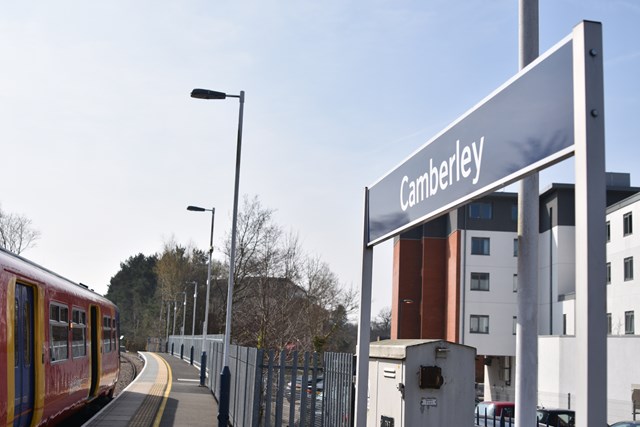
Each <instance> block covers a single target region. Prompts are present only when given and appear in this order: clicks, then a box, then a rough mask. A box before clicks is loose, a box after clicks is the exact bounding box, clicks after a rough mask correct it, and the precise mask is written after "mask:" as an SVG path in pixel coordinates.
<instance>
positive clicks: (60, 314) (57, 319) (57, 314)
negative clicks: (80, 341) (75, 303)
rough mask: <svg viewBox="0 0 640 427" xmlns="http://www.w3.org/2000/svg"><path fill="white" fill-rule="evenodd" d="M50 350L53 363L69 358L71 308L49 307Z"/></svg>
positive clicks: (51, 305) (53, 305)
mask: <svg viewBox="0 0 640 427" xmlns="http://www.w3.org/2000/svg"><path fill="white" fill-rule="evenodd" d="M49 350H50V357H51V361H52V362H56V361H60V360H66V359H68V358H69V308H68V307H65V306H63V305H61V304H54V303H52V304H50V305H49Z"/></svg>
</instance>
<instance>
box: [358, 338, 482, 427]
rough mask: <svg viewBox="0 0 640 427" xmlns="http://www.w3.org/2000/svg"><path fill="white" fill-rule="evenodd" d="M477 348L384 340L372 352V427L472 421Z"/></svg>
mask: <svg viewBox="0 0 640 427" xmlns="http://www.w3.org/2000/svg"><path fill="white" fill-rule="evenodd" d="M475 356H476V349H475V348H474V347H469V346H466V345H461V344H455V343H452V342H448V341H444V340H417V339H410V340H409V339H404V340H384V341H377V342H372V343H371V346H370V350H369V401H368V405H367V426H368V427H405V426H406V427H412V426H429V427H441V426H466V425H471V423H472V422H473V421H472V420H473V408H474V405H475Z"/></svg>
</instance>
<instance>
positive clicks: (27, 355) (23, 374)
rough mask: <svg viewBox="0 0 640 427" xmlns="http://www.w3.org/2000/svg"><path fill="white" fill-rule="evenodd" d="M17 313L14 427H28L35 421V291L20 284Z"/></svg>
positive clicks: (17, 290) (15, 324)
mask: <svg viewBox="0 0 640 427" xmlns="http://www.w3.org/2000/svg"><path fill="white" fill-rule="evenodd" d="M15 295H16V302H15V304H16V305H15V313H14V319H13V324H14V335H13V339H14V352H15V357H14V375H15V376H14V378H15V381H14V383H15V395H14V396H15V398H14V412H13V413H14V419H13V427H22V426H28V425H30V424H31V418H32V417H33V401H34V388H35V367H34V358H33V330H34V327H33V288H31V287H29V286H25V285H21V284H19V283H17V284H16V294H15Z"/></svg>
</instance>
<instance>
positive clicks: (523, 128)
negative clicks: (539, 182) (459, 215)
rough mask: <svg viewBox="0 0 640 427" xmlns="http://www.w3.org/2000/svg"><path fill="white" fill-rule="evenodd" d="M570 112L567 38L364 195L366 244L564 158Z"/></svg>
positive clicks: (569, 145) (570, 139) (570, 144)
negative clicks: (367, 203)
mask: <svg viewBox="0 0 640 427" xmlns="http://www.w3.org/2000/svg"><path fill="white" fill-rule="evenodd" d="M573 106H574V97H573V51H572V40H571V37H567V38H566V39H565V40H563V41H561V42H560V43H558V44H557V45H556V46H554V48H552V49H550V50H549V51H547V52H546V53H545V54H544V55H542V56H540V57H539V58H538V59H537V60H536V61H534V62H532V63H531V64H530V65H529V66H527V67H526V68H524V69H523V70H522V71H520V72H519V73H518V74H516V75H515V76H514V77H513V78H512V79H510V80H509V81H507V82H506V83H505V84H504V85H502V86H501V87H500V88H498V89H497V90H496V91H495V92H493V93H492V94H491V95H489V96H488V97H487V98H485V99H484V100H483V101H482V102H480V103H479V104H478V105H476V106H475V107H474V108H472V109H471V110H469V111H468V112H467V113H465V114H464V115H462V116H461V117H460V118H458V119H457V120H456V121H455V122H453V123H452V124H451V125H449V126H448V127H447V128H446V129H444V130H443V131H441V132H440V133H439V134H438V135H436V136H435V137H433V138H432V139H431V140H430V141H428V142H427V143H426V144H425V145H424V146H422V147H421V148H420V149H418V150H417V151H416V152H415V153H414V154H413V155H411V156H410V157H409V158H407V159H406V160H404V161H403V162H402V163H401V164H400V165H399V166H397V167H396V168H395V169H393V170H391V171H390V172H389V173H387V174H386V175H385V176H383V177H382V178H381V179H380V180H379V181H378V182H376V183H375V184H373V185H372V186H371V187H370V188H369V195H368V202H369V205H368V216H369V222H368V230H369V238H368V241H367V244H368V245H374V244H376V243H379V242H381V241H383V240H386V239H388V238H390V237H393V236H394V235H396V234H398V233H400V232H402V231H404V230H407V229H409V228H411V227H413V226H415V225H418V224H421V223H423V222H426V221H428V220H430V219H433V218H435V217H437V216H438V215H441V214H443V213H445V212H448V211H449V210H451V209H455V208H456V207H458V206H461V205H463V204H464V203H467V202H469V201H470V200H472V199H474V198H479V197H482V196H484V195H486V194H488V193H490V192H493V191H495V190H497V189H499V188H501V187H503V186H505V185H508V184H510V183H512V182H515V181H517V180H519V179H522V178H523V177H524V176H526V175H528V174H530V173H532V172H535V171H537V170H539V169H543V168H545V167H548V166H549V165H550V164H552V163H555V162H558V161H560V160H563V159H565V158H567V157H569V156H571V155H572V154H573V151H574V111H573V108H574V107H573Z"/></svg>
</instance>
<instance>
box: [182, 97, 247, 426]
mask: <svg viewBox="0 0 640 427" xmlns="http://www.w3.org/2000/svg"><path fill="white" fill-rule="evenodd" d="M191 97H192V98H198V99H226V98H238V99H239V101H240V111H239V114H238V143H237V148H236V177H235V185H234V190H233V217H232V224H231V254H230V257H229V285H228V289H227V315H226V317H225V328H224V352H223V357H222V372H221V373H220V404H219V406H218V408H219V409H218V426H219V427H227V425H228V424H229V392H230V389H231V372H230V371H229V339H230V337H231V308H232V307H231V306H232V302H233V275H234V269H235V261H236V231H237V230H236V228H237V222H238V188H239V186H240V153H241V149H242V116H243V112H244V91H243V90H241V91H240V95H228V94H226V93H224V92H215V91H212V90H207V89H194V90H192V91H191Z"/></svg>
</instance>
